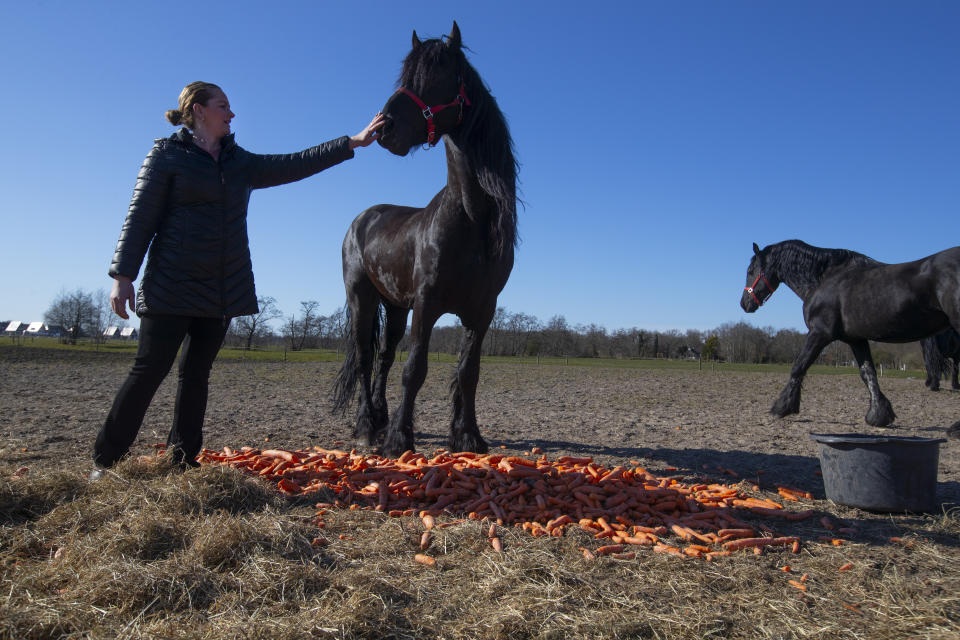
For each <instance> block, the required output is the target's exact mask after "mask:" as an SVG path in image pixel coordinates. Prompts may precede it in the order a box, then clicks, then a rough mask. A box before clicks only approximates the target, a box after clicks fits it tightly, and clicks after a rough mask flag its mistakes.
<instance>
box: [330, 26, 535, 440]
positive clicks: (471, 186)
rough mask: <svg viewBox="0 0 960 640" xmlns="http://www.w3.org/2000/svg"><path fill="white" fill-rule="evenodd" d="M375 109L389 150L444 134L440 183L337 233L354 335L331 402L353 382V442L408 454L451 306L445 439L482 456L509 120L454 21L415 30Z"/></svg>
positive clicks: (504, 221)
mask: <svg viewBox="0 0 960 640" xmlns="http://www.w3.org/2000/svg"><path fill="white" fill-rule="evenodd" d="M383 114H384V116H385V120H386V122H385V124H384V127H383V130H382V132H381V135H380V139H379V142H380V144H381V145H382V146H383V147H384V148H386V149H388V150H389V151H391V152H392V153H394V154H396V155H399V156H403V155H406V154H407V153H408V152H409V151H410V150H411V149H412V148H414V147H417V146H421V145H430V146H432V145H434V144H436V143H437V142H438V141H439V139H440V138H441V137H442V138H443V140H444V143H445V146H446V153H447V184H446V186H445V187H444V188H443V189H441V190H440V192H439V193H438V194H437V195H436V196H434V198H433V200H431V201H430V203H429V204H428V205H427V206H426V207H424V208H422V209H418V208H414V207H404V206H399V205H393V204H380V205H376V206H373V207H370V208H369V209H367V210H366V211H364V212H363V213H361V214H360V215H359V216H357V218H356V219H355V220H354V221H353V224H351V225H350V229H349V230H348V231H347V235H346V237H345V238H344V240H343V282H344V286H345V287H346V292H347V306H348V310H349V317H350V335H351V340H350V341H349V346H348V349H347V354H346V359H345V361H344V364H343V367H342V368H341V370H340V373H339V375H338V378H337V382H336V385H335V387H334V403H335V405H336V406H337V407H339V408H341V409H344V408H345V407H346V406H347V405H348V404H349V403H350V402H351V401H352V399H353V397H354V396H355V395H356V392H357V386H358V384H357V383H359V408H358V411H357V421H356V428H355V431H354V435H355V437H356V438H357V440H358V442H359V443H360V444H362V445H364V446H371V445H373V444H375V442H376V441H377V440H378V439H379V437H380V436H381V435H382V436H383V437H384V439H383V444H382V447H381V451H382V452H383V453H384V454H385V455H388V456H395V455H398V454H400V453H403V452H404V451H407V450H413V447H414V436H413V408H414V400H415V398H416V395H417V392H418V391H419V390H420V387H421V385H422V384H423V381H424V378H425V377H426V373H427V350H428V348H429V343H430V334H431V332H432V330H433V325H434V324H435V323H436V321H437V320H438V319H439V318H440V316H441V315H443V314H444V313H453V314H456V315H457V316H458V317H459V318H460V320H461V322H462V324H463V342H462V344H461V347H460V360H459V365H458V366H457V369H456V372H455V374H454V378H453V380H452V382H451V385H450V391H451V396H452V400H453V418H452V421H451V424H450V438H449V443H448V446H449V448H450V449H451V450H452V451H475V452H486V451H487V443H486V442H485V441H484V439H483V438H482V437H481V435H480V430H479V429H478V427H477V418H476V410H475V405H476V402H475V400H476V390H477V383H478V381H479V376H480V348H481V346H482V343H483V337H484V335H485V334H486V332H487V329H488V328H489V326H490V321H491V320H492V318H493V314H494V311H495V310H496V307H497V295H498V294H499V293H500V291H501V290H502V289H503V287H504V285H505V284H506V282H507V278H508V277H509V276H510V271H511V270H512V268H513V254H514V249H515V245H516V242H517V233H516V226H517V196H516V181H517V170H518V166H517V162H516V160H515V158H514V153H513V141H512V140H511V138H510V132H509V129H508V128H507V122H506V120H505V119H504V117H503V114H502V113H501V111H500V108H499V106H497V101H496V100H495V99H494V97H493V96H492V95H491V94H490V91H489V89H487V87H486V85H485V83H484V82H483V80H482V79H481V78H480V76H479V75H478V74H477V72H476V71H475V70H474V69H473V67H472V66H471V65H470V64H469V63H468V62H467V59H466V56H465V55H464V53H463V46H462V43H461V39H460V28H459V27H458V26H457V24H456V22H454V24H453V29H452V30H451V32H450V35H449V36H447V38H446V41H445V42H444V41H443V40H442V39H431V40H425V41H423V42H421V41H420V39H419V38H418V37H417V33H416V31H414V33H413V48H412V50H411V51H410V53H409V54H408V55H407V57H406V59H405V60H404V62H403V70H402V71H401V73H400V80H399V88H398V89H397V90H396V92H395V93H394V94H393V95H392V96H391V97H390V99H389V100H387V103H386V105H384V107H383ZM411 309H412V310H413V318H412V321H411V324H410V355H409V359H408V360H407V363H406V365H405V366H404V369H403V391H402V396H401V399H400V405H399V407H398V408H397V409H396V411H395V412H394V414H393V416H392V418H388V411H387V401H386V397H385V391H386V383H387V374H388V372H389V371H390V367H391V365H392V364H393V361H394V354H395V350H396V347H397V343H399V341H400V340H401V338H403V336H404V331H405V330H406V324H407V315H408V313H409V311H410V310H411ZM381 316H382V317H383V319H384V327H383V331H382V334H383V335H382V344H381V342H380V333H381V331H380V324H381ZM377 356H378V358H379V363H378V367H377V372H376V377H375V379H373V380H372V381H371V377H372V375H373V362H374V359H375V358H376V357H377Z"/></svg>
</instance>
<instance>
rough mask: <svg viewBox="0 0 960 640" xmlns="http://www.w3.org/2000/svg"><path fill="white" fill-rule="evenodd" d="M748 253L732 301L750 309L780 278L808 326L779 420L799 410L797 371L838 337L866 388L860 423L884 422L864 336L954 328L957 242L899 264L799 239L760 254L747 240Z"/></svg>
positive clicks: (903, 336)
mask: <svg viewBox="0 0 960 640" xmlns="http://www.w3.org/2000/svg"><path fill="white" fill-rule="evenodd" d="M753 254H754V255H753V257H752V258H751V259H750V266H749V267H748V268H747V286H746V287H744V291H743V295H742V297H741V299H740V306H741V307H743V310H744V311H746V312H747V313H752V312H754V311H756V310H757V309H758V308H759V307H760V306H761V305H762V304H763V303H764V302H766V300H767V299H768V298H769V297H770V296H771V295H772V294H773V292H774V290H775V289H776V288H777V286H778V285H779V284H780V283H781V282H783V283H785V284H786V285H787V286H788V287H790V288H791V289H793V291H794V293H796V294H797V295H798V296H800V299H801V300H803V320H804V322H805V323H806V325H807V329H809V332H808V333H807V341H806V343H805V344H804V346H803V349H802V350H801V351H800V354H799V355H798V356H797V360H796V362H795V363H794V365H793V369H792V370H791V372H790V380H789V381H788V382H787V386H786V387H784V389H783V391H782V392H781V393H780V397H779V398H777V401H776V402H775V403H774V404H773V407H772V408H771V409H770V411H771V413H773V414H775V415H777V416H780V417H783V416H785V415H788V414H791V413H798V412H799V411H800V386H801V382H802V381H803V376H804V375H805V374H806V372H807V369H809V368H810V365H811V364H813V362H814V361H815V360H816V359H817V356H819V355H820V352H821V351H823V349H824V348H825V347H826V346H827V345H828V344H830V343H831V342H833V341H834V340H840V341H842V342H846V343H847V344H848V345H850V348H851V349H852V350H853V355H854V357H855V358H856V360H857V364H858V365H859V366H860V377H861V378H862V379H863V382H864V384H866V385H867V390H868V391H869V392H870V410H869V411H868V412H867V416H866V421H867V423H868V424H870V425H873V426H875V427H885V426H888V425H890V424H892V423H893V421H894V419H895V418H896V415H895V414H894V412H893V408H892V407H891V406H890V401H889V400H887V398H886V396H884V395H883V393H881V392H880V387H879V385H878V384H877V373H876V370H875V369H874V365H873V357H872V356H871V355H870V344H869V342H868V341H869V340H877V341H880V342H912V341H914V340H920V339H922V338H926V337H927V336H930V335H933V334H936V333H939V332H940V331H943V330H945V329H948V328H951V327H953V328H956V327H960V247H954V248H952V249H947V250H945V251H941V252H940V253H935V254H933V255H932V256H928V257H926V258H923V259H922V260H915V261H913V262H904V263H901V264H885V263H882V262H878V261H876V260H874V259H873V258H869V257H867V256H865V255H863V254H860V253H856V252H854V251H848V250H846V249H821V248H818V247H812V246H810V245H808V244H806V243H804V242H801V241H799V240H787V241H785V242H780V243H777V244H772V245H770V246H768V247H765V248H764V249H763V250H762V251H761V250H760V248H759V247H757V245H756V244H754V245H753Z"/></svg>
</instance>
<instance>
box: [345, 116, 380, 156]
mask: <svg viewBox="0 0 960 640" xmlns="http://www.w3.org/2000/svg"><path fill="white" fill-rule="evenodd" d="M383 124H384V119H383V114H382V113H378V114H377V115H376V116H375V117H374V118H373V120H371V121H370V124H368V125H367V126H366V127H364V129H363V131H361V132H360V133H358V134H357V135H355V136H350V148H351V149H355V148H357V147H366V146H367V145H369V144H370V143H372V142H373V141H374V140H376V139H377V137H378V136H379V133H380V129H381V128H382V127H383Z"/></svg>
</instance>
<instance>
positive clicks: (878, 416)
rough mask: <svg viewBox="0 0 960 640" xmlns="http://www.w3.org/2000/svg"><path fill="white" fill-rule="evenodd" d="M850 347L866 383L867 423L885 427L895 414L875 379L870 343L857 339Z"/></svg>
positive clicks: (894, 417)
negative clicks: (867, 400)
mask: <svg viewBox="0 0 960 640" xmlns="http://www.w3.org/2000/svg"><path fill="white" fill-rule="evenodd" d="M849 344H850V348H851V349H853V357H854V358H856V359H857V365H858V366H859V367H860V379H861V380H863V384H865V385H867V391H868V392H869V393H870V410H869V411H867V416H866V420H867V424H869V425H871V426H874V427H887V426H890V425H891V424H893V421H894V420H896V418H897V414H895V413H894V412H893V407H892V406H891V405H890V401H889V400H887V397H886V396H885V395H883V392H882V391H880V383H879V381H878V380H877V370H876V369H875V368H874V366H873V355H872V354H871V353H870V343H868V342H867V341H866V340H857V341H854V342H850V343H849Z"/></svg>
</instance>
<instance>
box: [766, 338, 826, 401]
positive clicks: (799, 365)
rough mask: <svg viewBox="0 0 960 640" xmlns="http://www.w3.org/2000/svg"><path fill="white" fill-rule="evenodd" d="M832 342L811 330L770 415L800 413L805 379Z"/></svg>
mask: <svg viewBox="0 0 960 640" xmlns="http://www.w3.org/2000/svg"><path fill="white" fill-rule="evenodd" d="M831 342H832V340H831V339H830V338H829V337H827V336H826V335H824V334H823V333H820V332H819V331H813V330H811V331H810V333H808V334H807V341H806V342H805V343H804V344H803V349H801V350H800V354H799V355H798V356H797V359H796V361H795V362H794V363H793V369H791V370H790V379H789V380H788V381H787V386H785V387H784V388H783V391H781V392H780V396H779V397H778V398H777V400H776V402H774V403H773V406H772V407H770V413H772V414H773V415H775V416H777V417H778V418H782V417H784V416H787V415H790V414H791V413H800V390H801V388H802V387H803V377H804V376H805V375H807V369H809V368H810V365H812V364H813V363H814V362H815V361H816V359H817V357H818V356H819V355H820V352H821V351H823V349H824V347H826V346H827V345H828V344H830V343H831Z"/></svg>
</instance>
